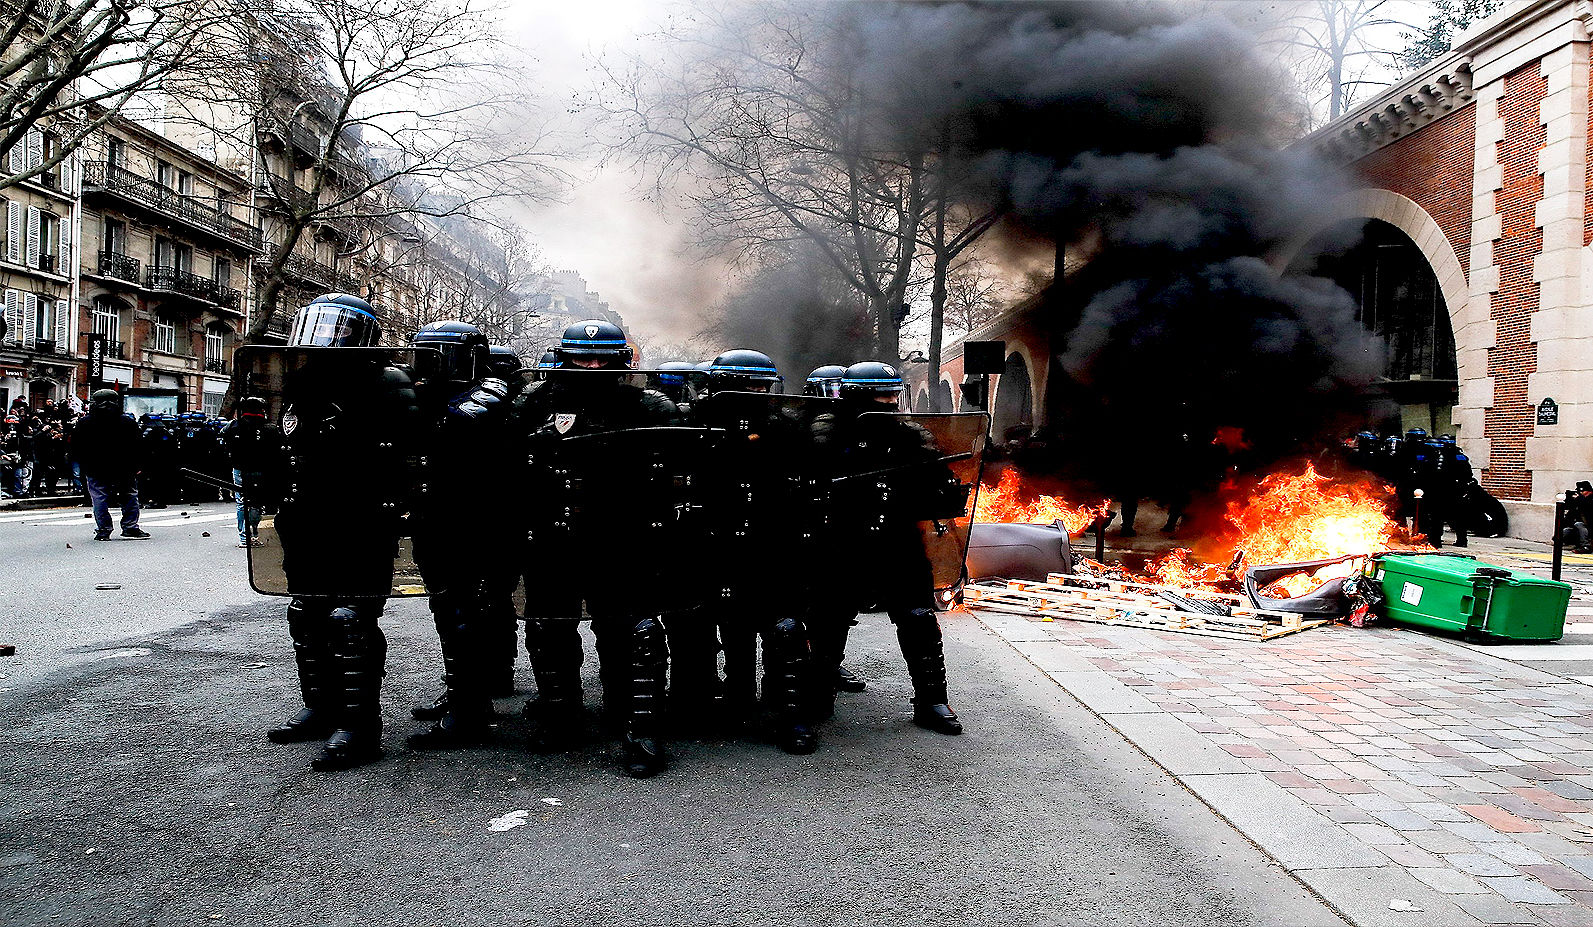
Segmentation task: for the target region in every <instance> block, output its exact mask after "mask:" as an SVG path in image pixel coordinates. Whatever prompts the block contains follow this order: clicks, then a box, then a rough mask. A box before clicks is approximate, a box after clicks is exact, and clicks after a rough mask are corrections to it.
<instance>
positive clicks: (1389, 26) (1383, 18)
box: [1264, 0, 1406, 129]
mask: <svg viewBox="0 0 1593 927" xmlns="http://www.w3.org/2000/svg"><path fill="white" fill-rule="evenodd" d="M1397 9H1398V4H1397V2H1396V0H1311V2H1306V3H1300V4H1298V5H1297V6H1294V7H1291V8H1289V9H1288V13H1287V15H1284V16H1282V17H1281V19H1280V22H1279V24H1278V25H1277V27H1276V28H1274V29H1273V30H1272V31H1271V33H1270V35H1268V36H1266V37H1264V42H1265V43H1267V44H1272V45H1274V46H1275V47H1278V48H1280V49H1282V50H1283V51H1284V53H1285V58H1286V59H1287V60H1289V61H1290V62H1291V70H1292V71H1293V72H1294V74H1295V77H1296V79H1297V81H1298V82H1299V84H1300V85H1301V89H1302V91H1303V92H1304V93H1305V94H1306V95H1307V103H1308V105H1309V108H1310V110H1311V111H1312V112H1313V113H1314V112H1320V111H1321V110H1325V111H1326V116H1327V120H1328V121H1332V120H1334V119H1337V118H1338V117H1339V116H1341V115H1343V114H1344V112H1345V110H1347V109H1348V108H1349V107H1350V106H1351V105H1352V104H1353V103H1354V101H1355V99H1356V97H1357V95H1358V94H1359V93H1360V91H1361V90H1362V89H1364V88H1365V87H1378V86H1386V85H1387V84H1388V80H1387V79H1386V77H1387V76H1388V75H1391V74H1392V73H1393V69H1394V66H1395V64H1396V56H1397V52H1396V50H1395V49H1393V48H1391V47H1389V45H1388V41H1389V39H1391V38H1392V37H1393V36H1394V34H1395V33H1394V31H1393V30H1394V28H1395V27H1399V26H1406V24H1405V23H1404V22H1403V21H1401V20H1400V19H1397V18H1395V15H1394V14H1395V13H1396V12H1397ZM1308 115H1309V114H1308ZM1305 128H1307V129H1310V128H1314V125H1309V124H1308V125H1307V126H1305Z"/></svg>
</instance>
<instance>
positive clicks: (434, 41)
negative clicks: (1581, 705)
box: [168, 0, 562, 395]
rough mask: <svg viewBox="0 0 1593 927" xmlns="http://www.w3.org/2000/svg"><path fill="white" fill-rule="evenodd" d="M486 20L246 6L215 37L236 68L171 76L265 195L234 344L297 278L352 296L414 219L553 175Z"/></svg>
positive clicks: (197, 118) (531, 192) (429, 1)
mask: <svg viewBox="0 0 1593 927" xmlns="http://www.w3.org/2000/svg"><path fill="white" fill-rule="evenodd" d="M238 2H242V3H245V4H247V3H248V0H238ZM494 25H495V24H494V21H493V19H492V16H491V14H490V12H489V11H487V10H485V9H482V8H478V7H477V6H476V5H475V4H474V3H473V2H472V0H463V2H460V3H451V2H448V0H276V2H275V3H274V4H273V5H272V12H271V13H270V15H269V16H267V15H260V16H256V15H254V14H253V13H252V12H251V10H250V9H249V8H248V7H247V5H246V6H244V7H240V8H236V9H235V16H234V17H233V19H231V20H230V21H229V22H228V24H227V28H226V29H222V30H217V31H216V34H215V36H214V37H213V41H214V42H215V43H216V44H218V45H221V46H225V47H227V48H228V49H229V51H230V57H231V58H233V60H235V61H236V62H239V64H237V65H236V66H234V67H232V68H227V69H216V70H215V71H214V72H211V73H198V74H196V73H185V74H184V75H183V79H182V80H180V81H169V82H168V85H169V86H168V93H169V95H170V96H171V103H170V105H169V107H168V110H169V111H171V112H184V113H185V114H186V115H187V117H188V118H189V120H190V121H191V123H192V124H193V125H194V126H196V127H203V128H204V130H205V131H216V133H217V136H218V137H217V141H216V147H217V148H218V150H219V149H228V150H232V151H235V152H238V153H239V154H238V157H240V158H246V159H247V162H246V164H247V168H248V170H250V172H251V173H252V174H253V175H254V176H255V178H256V185H257V187H258V188H259V189H261V191H262V192H263V193H264V194H265V195H266V198H265V201H264V204H263V205H264V206H265V208H264V209H263V210H262V219H263V224H264V225H265V227H266V232H267V237H268V238H269V239H270V240H271V242H272V246H271V248H270V250H269V252H268V253H267V255H266V257H265V259H264V260H263V261H262V262H261V264H260V269H259V272H258V273H257V275H256V281H257V298H256V301H255V306H256V311H255V313H254V314H253V316H252V317H251V318H250V320H249V325H248V329H247V331H246V332H245V334H244V339H243V340H244V342H245V343H259V342H262V341H265V340H267V332H268V331H269V329H270V327H271V325H272V323H273V321H274V320H275V318H276V316H277V310H278V305H279V297H281V296H282V295H283V293H284V292H285V291H287V290H289V289H290V288H291V287H292V286H293V281H294V280H312V281H314V283H315V284H316V285H317V286H321V287H324V288H326V289H339V290H354V291H356V292H358V291H359V290H360V289H362V288H363V286H364V283H363V282H362V280H361V279H360V277H361V276H362V274H360V273H359V272H358V271H360V270H361V269H362V267H361V265H363V269H364V273H363V276H364V277H366V278H367V279H372V278H377V277H379V276H380V273H381V265H382V264H383V262H387V263H394V262H397V263H403V261H404V260H405V257H404V255H406V254H411V253H412V252H414V251H416V250H417V249H416V248H415V247H414V246H415V245H419V244H423V243H424V242H425V241H426V240H427V238H428V235H427V233H426V232H424V231H421V230H420V228H421V227H420V226H419V225H418V223H420V222H421V221H422V220H433V221H441V220H448V219H453V218H457V217H465V216H473V215H479V214H481V213H482V212H483V211H484V207H485V206H486V204H489V203H492V202H494V201H497V200H501V199H504V198H528V197H536V196H540V195H545V194H546V193H547V192H548V190H549V189H550V188H551V187H552V186H553V185H556V184H557V183H558V182H559V181H560V180H561V178H562V173H561V171H560V168H559V156H558V153H557V152H556V151H555V150H553V147H552V146H551V144H549V140H548V136H547V135H546V134H545V133H542V132H538V131H534V130H533V129H532V128H530V127H531V126H534V125H537V124H539V123H537V122H536V121H535V120H533V119H530V118H527V117H528V112H527V107H528V105H529V104H528V103H527V101H526V100H525V95H524V94H523V93H519V92H512V91H511V90H510V89H509V87H508V86H507V76H506V75H505V73H504V72H503V70H502V69H501V68H500V67H499V65H498V64H497V62H496V61H495V60H494V59H493V57H492V56H493V54H494V53H495V52H496V51H497V41H496V39H495V37H494V36H495V33H494ZM218 126H219V127H222V128H220V129H219V130H218V129H216V128H215V127H218ZM301 178H302V180H301ZM340 263H341V264H343V266H344V267H345V268H348V269H349V270H354V271H356V272H355V273H349V272H348V271H347V270H344V269H340V268H339V266H338V265H339V264H340ZM241 376H242V374H241V373H239V374H235V376H234V383H233V395H238V394H239V391H240V390H241V389H242V388H243V386H244V384H242V383H241V382H237V381H238V379H239V378H240V377H241Z"/></svg>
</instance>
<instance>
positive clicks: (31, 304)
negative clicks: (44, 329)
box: [17, 293, 39, 345]
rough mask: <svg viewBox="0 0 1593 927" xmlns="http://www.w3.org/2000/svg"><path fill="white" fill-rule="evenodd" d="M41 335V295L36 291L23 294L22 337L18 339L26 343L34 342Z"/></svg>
mask: <svg viewBox="0 0 1593 927" xmlns="http://www.w3.org/2000/svg"><path fill="white" fill-rule="evenodd" d="M38 337H39V297H38V294H36V293H23V294H22V337H21V338H19V339H17V340H19V341H21V342H22V343H23V344H24V345H29V344H32V343H33V341H34V339H35V338H38Z"/></svg>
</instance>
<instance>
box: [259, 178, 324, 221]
mask: <svg viewBox="0 0 1593 927" xmlns="http://www.w3.org/2000/svg"><path fill="white" fill-rule="evenodd" d="M259 187H260V192H261V193H264V194H266V195H267V196H270V197H272V198H274V199H278V200H281V201H283V202H284V203H287V204H288V205H290V206H292V207H293V209H294V211H295V212H299V213H306V214H307V213H311V212H314V211H315V197H313V196H311V195H310V191H308V190H306V189H304V188H303V187H301V186H299V185H298V184H296V183H294V182H293V181H291V180H289V179H287V178H286V177H281V176H278V175H276V174H267V175H265V176H264V177H262V178H260V183H259Z"/></svg>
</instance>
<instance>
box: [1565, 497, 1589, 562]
mask: <svg viewBox="0 0 1593 927" xmlns="http://www.w3.org/2000/svg"><path fill="white" fill-rule="evenodd" d="M1564 524H1565V527H1564V528H1562V529H1561V530H1560V543H1562V544H1564V545H1565V546H1567V547H1571V548H1575V550H1576V552H1577V553H1579V554H1593V546H1589V537H1588V526H1589V525H1593V483H1590V482H1588V481H1587V480H1578V481H1577V484H1576V488H1575V489H1573V490H1570V491H1568V492H1567V493H1566V494H1565V522H1564Z"/></svg>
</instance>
